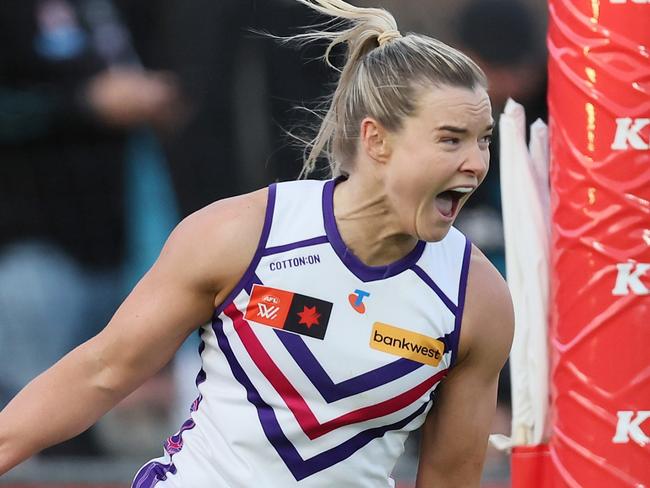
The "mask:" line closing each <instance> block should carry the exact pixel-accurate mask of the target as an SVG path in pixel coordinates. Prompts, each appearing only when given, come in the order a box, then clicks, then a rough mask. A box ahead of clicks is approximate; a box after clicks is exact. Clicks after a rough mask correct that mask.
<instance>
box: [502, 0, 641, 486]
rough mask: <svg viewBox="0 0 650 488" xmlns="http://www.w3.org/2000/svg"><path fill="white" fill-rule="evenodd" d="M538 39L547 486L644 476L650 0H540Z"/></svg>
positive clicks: (634, 480) (635, 482) (637, 481)
mask: <svg viewBox="0 0 650 488" xmlns="http://www.w3.org/2000/svg"><path fill="white" fill-rule="evenodd" d="M548 47H549V94H548V101H549V114H550V115H549V130H550V144H551V148H550V149H551V189H552V249H551V261H552V270H551V273H552V278H551V306H550V308H551V323H550V347H551V395H552V397H551V413H552V426H551V439H550V443H549V446H548V447H549V450H548V455H547V456H546V457H544V459H546V461H547V462H548V463H550V470H551V475H550V476H551V478H552V482H551V483H550V484H549V485H548V486H551V487H553V488H556V487H558V488H563V487H572V488H573V487H588V488H600V487H602V488H605V487H607V488H611V487H630V488H632V487H635V488H638V487H641V486H649V484H650V54H649V51H650V0H550V1H549V33H548ZM540 459H541V458H540ZM513 462H516V461H514V459H513ZM540 462H543V461H540ZM513 486H515V487H523V486H538V485H537V484H535V483H534V482H533V483H532V484H528V485H524V484H519V485H517V484H514V483H513Z"/></svg>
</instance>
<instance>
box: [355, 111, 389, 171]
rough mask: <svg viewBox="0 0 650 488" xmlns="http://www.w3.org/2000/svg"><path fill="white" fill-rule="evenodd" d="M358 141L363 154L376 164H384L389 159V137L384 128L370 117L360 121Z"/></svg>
mask: <svg viewBox="0 0 650 488" xmlns="http://www.w3.org/2000/svg"><path fill="white" fill-rule="evenodd" d="M360 141H361V146H362V147H363V149H364V152H365V153H366V154H367V155H368V156H370V158H371V159H373V160H374V161H376V162H378V163H385V162H386V161H388V159H389V158H390V154H391V145H390V137H389V133H388V131H387V130H386V128H385V127H384V126H383V125H381V123H380V122H379V121H378V120H376V119H373V118H372V117H366V118H364V119H363V120H362V121H361V131H360Z"/></svg>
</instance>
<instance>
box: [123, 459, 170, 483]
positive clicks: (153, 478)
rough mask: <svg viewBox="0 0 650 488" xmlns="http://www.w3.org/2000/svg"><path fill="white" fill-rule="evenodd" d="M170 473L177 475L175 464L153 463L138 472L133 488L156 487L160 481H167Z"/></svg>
mask: <svg viewBox="0 0 650 488" xmlns="http://www.w3.org/2000/svg"><path fill="white" fill-rule="evenodd" d="M168 473H171V474H176V466H174V463H169V464H163V463H159V462H156V461H152V462H150V463H149V464H147V465H145V466H143V467H142V468H141V469H140V471H138V474H136V475H135V479H134V480H133V483H131V488H150V487H152V486H155V485H156V484H157V483H158V482H159V481H165V480H166V479H167V474H168Z"/></svg>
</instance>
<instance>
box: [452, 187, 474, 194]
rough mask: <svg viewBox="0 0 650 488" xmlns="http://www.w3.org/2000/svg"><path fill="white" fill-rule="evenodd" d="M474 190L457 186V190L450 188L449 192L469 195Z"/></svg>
mask: <svg viewBox="0 0 650 488" xmlns="http://www.w3.org/2000/svg"><path fill="white" fill-rule="evenodd" d="M472 190H474V188H473V187H471V186H459V187H458V188H452V189H451V191H457V192H458V193H469V192H471V191H472Z"/></svg>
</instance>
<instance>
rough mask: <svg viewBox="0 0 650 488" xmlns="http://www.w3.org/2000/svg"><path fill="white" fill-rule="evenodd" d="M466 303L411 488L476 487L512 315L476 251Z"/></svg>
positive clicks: (500, 284)
mask: <svg viewBox="0 0 650 488" xmlns="http://www.w3.org/2000/svg"><path fill="white" fill-rule="evenodd" d="M465 304H466V305H465V313H464V316H463V324H462V329H461V338H460V350H459V356H458V358H459V359H458V362H457V364H456V366H455V367H454V368H453V369H452V371H451V372H450V373H449V376H448V377H447V378H446V379H445V380H444V382H443V383H442V384H441V385H440V392H439V394H438V395H436V401H435V404H434V406H433V408H432V409H431V411H430V412H429V415H428V416H427V420H426V422H425V424H424V426H423V428H422V445H421V451H420V465H419V468H418V477H417V484H416V488H432V487H435V488H452V487H453V488H468V487H476V488H478V486H479V485H480V480H481V471H482V468H483V462H484V460H485V451H486V448H487V438H488V435H489V429H490V426H491V423H492V419H493V417H494V413H495V408H496V398H497V383H498V379H499V371H500V370H501V368H502V367H503V364H504V363H505V360H506V358H507V356H508V353H509V351H510V345H511V343H512V334H513V327H514V317H513V311H512V303H511V300H510V293H509V292H508V288H507V286H506V284H505V282H504V280H503V278H501V276H500V275H499V273H498V271H497V270H496V269H494V267H492V265H491V264H490V263H489V262H488V261H487V259H486V258H485V257H484V256H483V255H482V254H481V253H480V252H479V251H478V250H476V249H474V250H473V252H472V258H471V263H470V273H469V280H468V288H467V296H466V301H465Z"/></svg>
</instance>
